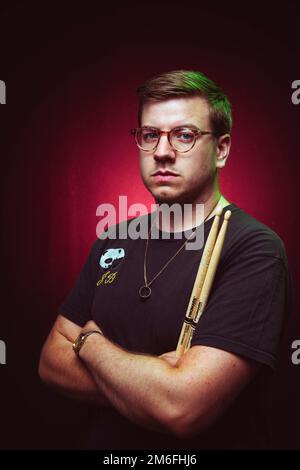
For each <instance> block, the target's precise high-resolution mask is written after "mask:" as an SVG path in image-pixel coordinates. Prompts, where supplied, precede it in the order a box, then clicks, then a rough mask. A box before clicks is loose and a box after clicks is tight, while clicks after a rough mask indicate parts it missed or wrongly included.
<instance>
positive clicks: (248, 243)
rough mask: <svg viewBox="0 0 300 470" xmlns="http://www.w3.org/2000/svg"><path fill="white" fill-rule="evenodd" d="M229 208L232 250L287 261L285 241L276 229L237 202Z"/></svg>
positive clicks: (228, 234)
mask: <svg viewBox="0 0 300 470" xmlns="http://www.w3.org/2000/svg"><path fill="white" fill-rule="evenodd" d="M227 208H228V209H229V210H231V213H232V215H231V218H230V222H229V224H228V232H227V248H228V249H229V250H230V251H231V250H233V251H235V252H237V251H240V252H247V253H255V254H258V255H261V256H271V257H273V258H277V259H278V260H281V261H283V262H284V263H286V262H287V259H286V251H285V245H284V242H283V240H282V238H281V237H280V236H279V235H278V234H277V233H276V232H275V231H274V230H272V229H271V228H270V227H268V226H267V225H266V224H264V223H263V222H261V221H259V220H257V219H256V218H255V217H253V216H252V215H250V214H248V213H247V212H246V211H244V210H243V209H241V208H240V207H238V206H237V205H235V204H230V206H227ZM224 213H225V211H224Z"/></svg>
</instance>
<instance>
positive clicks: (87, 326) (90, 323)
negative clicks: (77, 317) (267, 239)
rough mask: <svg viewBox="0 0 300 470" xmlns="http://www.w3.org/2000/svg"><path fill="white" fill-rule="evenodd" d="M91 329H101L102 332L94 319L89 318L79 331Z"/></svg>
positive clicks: (83, 331)
mask: <svg viewBox="0 0 300 470" xmlns="http://www.w3.org/2000/svg"><path fill="white" fill-rule="evenodd" d="M91 330H98V331H101V333H102V334H103V332H102V330H101V329H100V328H99V326H98V325H97V323H95V322H94V320H89V321H88V322H87V323H86V324H85V325H84V327H83V328H82V331H81V333H86V332H87V331H91Z"/></svg>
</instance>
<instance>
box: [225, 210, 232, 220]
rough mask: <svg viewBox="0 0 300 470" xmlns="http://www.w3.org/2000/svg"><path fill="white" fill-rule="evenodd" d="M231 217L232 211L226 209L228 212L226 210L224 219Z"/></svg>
mask: <svg viewBox="0 0 300 470" xmlns="http://www.w3.org/2000/svg"><path fill="white" fill-rule="evenodd" d="M230 217H231V211H226V212H225V215H224V219H225V220H229V219H230Z"/></svg>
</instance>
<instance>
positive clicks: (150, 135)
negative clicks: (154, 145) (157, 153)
mask: <svg viewBox="0 0 300 470" xmlns="http://www.w3.org/2000/svg"><path fill="white" fill-rule="evenodd" d="M142 136H143V140H145V141H146V142H151V141H153V140H157V139H158V133H157V132H156V131H154V130H143V131H142Z"/></svg>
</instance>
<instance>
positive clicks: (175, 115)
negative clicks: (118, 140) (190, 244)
mask: <svg viewBox="0 0 300 470" xmlns="http://www.w3.org/2000/svg"><path fill="white" fill-rule="evenodd" d="M190 125H194V126H197V127H198V128H199V129H201V130H202V131H212V130H213V129H212V126H211V124H210V118H209V106H208V103H207V102H206V100H205V99H203V98H201V97H199V96H193V97H180V98H171V99H169V100H166V101H161V102H148V103H146V104H145V105H144V108H143V114H142V122H141V127H143V126H150V127H155V128H158V129H160V130H162V131H170V130H171V129H173V128H175V127H178V126H183V127H189V126H190ZM219 151H220V150H219V149H218V145H217V143H216V140H215V139H214V137H213V135H211V134H207V135H201V136H199V137H198V139H197V140H196V143H195V145H194V147H193V148H192V149H191V150H189V151H188V152H186V153H180V152H177V151H175V150H173V148H172V147H171V146H170V144H169V142H168V137H167V135H162V136H161V138H160V141H159V145H158V147H157V148H156V150H154V151H152V152H144V151H143V150H140V171H141V177H142V180H143V182H144V184H145V186H146V187H147V189H148V190H149V191H150V193H151V194H152V195H153V197H154V199H155V200H156V202H158V203H163V202H165V203H169V204H172V203H174V202H178V203H195V202H205V201H206V200H207V198H208V197H209V196H211V194H212V192H213V189H214V183H215V178H216V168H217V167H218V166H223V165H219V161H218V156H219ZM157 171H161V172H166V171H170V172H173V173H174V174H175V175H173V176H172V175H169V176H168V175H165V176H164V175H163V174H160V175H159V174H158V175H155V173H156V172H157Z"/></svg>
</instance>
